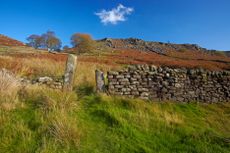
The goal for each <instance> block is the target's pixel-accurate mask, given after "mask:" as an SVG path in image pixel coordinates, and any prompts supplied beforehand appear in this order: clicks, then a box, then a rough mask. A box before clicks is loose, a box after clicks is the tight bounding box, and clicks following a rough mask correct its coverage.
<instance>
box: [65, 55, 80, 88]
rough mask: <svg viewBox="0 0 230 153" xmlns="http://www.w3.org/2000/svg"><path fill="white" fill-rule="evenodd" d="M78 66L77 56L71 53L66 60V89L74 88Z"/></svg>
mask: <svg viewBox="0 0 230 153" xmlns="http://www.w3.org/2000/svg"><path fill="white" fill-rule="evenodd" d="M76 66H77V56H75V55H72V54H69V55H68V59H67V62H66V68H65V74H64V84H63V90H64V91H72V90H73V81H74V75H75V70H76Z"/></svg>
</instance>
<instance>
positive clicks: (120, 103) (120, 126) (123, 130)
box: [0, 53, 230, 153]
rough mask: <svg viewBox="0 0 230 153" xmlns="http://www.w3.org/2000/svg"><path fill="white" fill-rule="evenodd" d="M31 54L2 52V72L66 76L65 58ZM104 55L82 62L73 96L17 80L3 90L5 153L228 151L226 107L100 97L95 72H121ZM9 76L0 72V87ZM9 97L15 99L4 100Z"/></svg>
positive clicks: (0, 122)
mask: <svg viewBox="0 0 230 153" xmlns="http://www.w3.org/2000/svg"><path fill="white" fill-rule="evenodd" d="M33 54H34V55H31V54H25V55H24V54H23V55H18V54H17V55H4V56H3V55H1V56H0V68H7V69H9V70H11V71H13V72H14V73H15V74H16V75H18V76H27V77H32V78H33V77H37V76H45V75H46V76H52V77H61V76H62V75H63V72H64V65H65V56H64V55H52V54H41V53H39V54H35V53H33ZM133 54H136V53H133ZM24 56H25V57H24ZM129 56H132V54H130V55H129ZM133 56H134V57H136V55H133ZM103 57H104V55H102V57H98V59H97V60H98V62H95V61H94V60H95V59H92V61H89V60H88V61H87V60H84V58H83V57H80V58H79V62H78V66H77V70H76V78H75V82H74V86H75V88H74V91H73V92H62V91H59V90H53V89H49V88H46V87H41V86H36V85H31V86H27V87H24V88H22V87H20V86H15V85H14V82H13V83H12V86H7V87H3V85H1V86H0V89H1V88H2V89H1V90H0V102H1V103H0V104H1V105H0V152H4V153H5V152H6V153H11V152H17V153H67V152H68V153H75V152H79V153H88V152H90V153H91V152H93V153H108V152H114V153H118V152H119V153H126V152H128V153H135V152H137V153H141V152H143V153H152V152H157V153H171V152H173V153H174V152H175V153H177V152H179V153H190V152H191V153H200V152H202V153H228V152H229V151H230V120H229V118H230V104H229V103H224V104H209V105H207V104H199V103H189V104H180V103H170V102H168V103H155V102H150V101H142V100H138V99H126V98H121V97H112V96H107V95H103V94H96V93H95V92H94V91H95V89H94V87H95V85H94V84H95V80H94V75H95V69H101V70H103V71H105V72H106V71H108V70H111V69H116V68H119V67H120V65H112V64H108V63H106V62H105V63H103V62H100V61H101V60H103ZM124 57H125V54H124ZM146 58H147V55H146ZM113 59H114V57H113ZM113 59H110V61H112V60H113ZM124 59H125V58H124ZM122 61H125V60H123V57H122ZM112 62H113V61H112ZM2 76H6V75H2ZM7 76H8V75H7ZM10 78H11V79H10V80H14V79H15V76H14V75H13V74H12V75H10ZM4 79H6V77H1V75H0V82H1V81H4ZM9 82H10V81H7V83H9ZM11 87H12V88H11ZM14 87H15V88H14ZM4 92H6V93H11V94H12V93H14V94H13V95H14V96H12V95H10V97H11V98H10V97H8V98H3V96H2V95H3V93H4ZM5 100H6V101H5ZM3 101H4V102H3Z"/></svg>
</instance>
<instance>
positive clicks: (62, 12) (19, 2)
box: [0, 0, 230, 50]
mask: <svg viewBox="0 0 230 153" xmlns="http://www.w3.org/2000/svg"><path fill="white" fill-rule="evenodd" d="M119 4H122V6H123V8H122V10H119V11H118V12H117V13H118V14H116V15H117V16H115V18H114V15H112V14H111V11H114V10H116V9H117V7H118V6H119ZM103 9H104V10H105V11H104V14H101V19H103V15H104V17H107V20H104V23H102V22H101V19H100V18H99V16H98V15H99V14H100V13H103V12H102V10H103ZM127 10H129V11H127ZM109 11H110V12H109ZM96 13H97V15H96ZM119 13H123V14H119ZM106 15H107V16H106ZM111 18H112V19H111ZM47 30H53V31H55V32H56V34H57V36H58V37H60V38H61V39H62V42H63V44H64V45H65V44H69V39H70V36H71V35H72V34H73V33H75V32H80V33H90V34H91V35H92V36H93V38H95V39H101V38H104V37H111V38H128V37H137V38H141V39H145V40H152V41H162V42H168V41H170V42H173V43H196V44H199V45H201V46H203V47H206V48H209V49H219V50H230V0H37V1H35V0H34V1H33V0H0V33H1V34H5V35H7V36H10V37H12V38H15V39H18V40H21V41H23V42H25V41H26V40H25V38H26V37H27V36H28V35H30V34H41V33H44V32H46V31H47Z"/></svg>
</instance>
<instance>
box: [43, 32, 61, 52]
mask: <svg viewBox="0 0 230 153" xmlns="http://www.w3.org/2000/svg"><path fill="white" fill-rule="evenodd" d="M41 37H42V42H43V43H42V47H43V48H46V49H48V50H49V51H52V50H60V48H61V44H62V43H61V40H60V39H59V38H57V37H56V35H55V32H53V31H47V32H46V33H44V34H42V36H41Z"/></svg>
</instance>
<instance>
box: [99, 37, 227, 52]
mask: <svg viewBox="0 0 230 153" xmlns="http://www.w3.org/2000/svg"><path fill="white" fill-rule="evenodd" d="M100 42H104V43H105V44H106V45H107V46H108V47H111V48H115V49H135V50H139V51H147V52H155V53H158V54H167V53H169V52H185V51H193V52H205V53H208V54H212V55H215V54H218V55H220V54H221V53H223V51H218V50H208V49H206V48H203V47H200V46H199V45H197V44H173V43H162V42H153V41H144V40H142V39H137V38H128V39H111V38H105V39H102V40H100ZM227 54H228V55H230V51H229V52H226V55H227Z"/></svg>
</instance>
